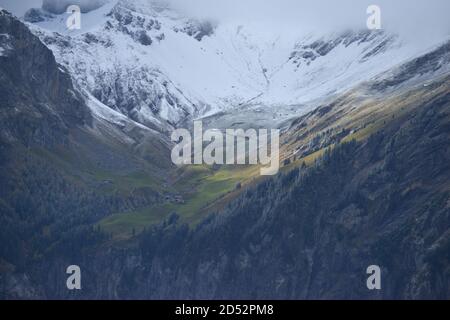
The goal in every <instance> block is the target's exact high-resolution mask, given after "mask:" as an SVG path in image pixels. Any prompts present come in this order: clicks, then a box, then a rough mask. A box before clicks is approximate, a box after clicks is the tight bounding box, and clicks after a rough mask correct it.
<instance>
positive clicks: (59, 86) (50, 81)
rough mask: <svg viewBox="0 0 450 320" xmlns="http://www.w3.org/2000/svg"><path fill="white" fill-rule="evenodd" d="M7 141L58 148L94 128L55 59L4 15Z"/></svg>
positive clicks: (0, 76) (0, 36) (0, 35)
mask: <svg viewBox="0 0 450 320" xmlns="http://www.w3.org/2000/svg"><path fill="white" fill-rule="evenodd" d="M0 46H1V54H0V96H1V97H2V100H1V103H0V107H1V111H2V113H1V115H0V121H1V123H2V128H1V129H0V130H1V132H0V134H1V138H2V140H5V141H9V142H14V141H15V140H19V141H20V142H23V143H25V144H30V143H38V144H41V145H48V144H54V143H56V142H57V141H61V140H62V139H63V138H64V136H65V134H67V130H68V129H69V128H70V127H73V126H77V125H82V124H85V123H89V121H90V115H89V112H88V109H87V108H86V106H85V104H84V100H83V98H82V97H81V96H80V94H79V93H77V92H76V91H75V90H74V88H73V85H72V81H71V78H70V76H69V75H68V74H67V73H66V72H65V71H64V70H63V69H62V67H60V66H59V65H58V64H57V63H56V61H55V58H54V56H53V53H52V52H51V51H50V50H49V49H48V48H47V47H46V46H45V45H44V44H42V42H41V41H40V40H39V39H38V38H37V37H36V36H34V35H33V34H32V33H31V32H30V31H29V29H28V28H27V27H26V26H25V25H24V24H23V23H21V22H20V21H18V20H17V19H15V18H13V17H12V16H11V15H10V14H9V13H7V12H6V11H0Z"/></svg>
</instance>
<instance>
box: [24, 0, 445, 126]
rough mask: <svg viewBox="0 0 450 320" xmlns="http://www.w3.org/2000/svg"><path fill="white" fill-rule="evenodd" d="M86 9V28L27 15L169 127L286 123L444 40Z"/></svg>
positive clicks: (61, 17) (42, 33)
mask: <svg viewBox="0 0 450 320" xmlns="http://www.w3.org/2000/svg"><path fill="white" fill-rule="evenodd" d="M102 3H103V2H102ZM85 11H89V12H87V13H85V14H83V15H82V27H81V29H80V30H68V29H67V28H66V20H67V18H68V15H67V14H64V13H63V14H55V13H53V12H48V11H45V10H43V9H39V10H36V9H34V10H32V11H29V12H28V13H27V15H26V17H25V18H26V20H28V21H29V22H30V23H33V24H32V25H31V24H30V27H31V28H32V30H33V32H35V34H37V35H38V36H39V37H40V38H41V40H42V41H43V42H44V43H45V44H46V45H47V46H49V47H50V48H51V49H52V51H53V52H54V53H55V55H56V58H57V61H58V62H59V63H61V64H62V65H64V66H65V67H66V68H67V69H68V70H69V71H70V74H71V75H72V77H73V78H74V79H75V82H76V83H77V85H78V86H79V87H80V88H82V89H83V90H86V91H87V92H89V93H90V94H91V95H92V96H93V97H95V98H96V99H98V100H99V101H100V102H101V103H103V104H104V105H106V106H108V107H110V108H112V109H114V110H116V111H118V112H120V113H122V114H124V115H125V116H127V117H130V118H131V119H133V120H135V121H137V122H139V123H141V124H143V125H145V126H148V127H150V128H153V129H156V130H159V131H162V132H166V131H167V130H170V128H173V127H176V126H180V125H182V124H183V122H185V121H186V120H189V119H192V118H198V117H205V116H211V115H217V114H222V113H224V112H225V113H228V114H230V113H231V114H234V115H239V114H242V112H243V110H251V111H252V112H257V113H258V114H259V116H258V117H248V116H246V119H244V120H243V121H250V122H251V121H269V122H272V123H275V124H276V123H279V122H281V121H283V120H286V119H289V118H290V117H292V116H293V115H296V116H298V115H300V114H302V113H305V112H306V111H309V110H310V109H312V108H314V107H316V106H317V103H318V102H319V101H323V100H324V99H326V98H328V97H330V96H333V95H335V94H339V93H342V92H344V91H346V90H348V89H350V88H352V87H354V86H355V85H357V84H359V83H361V82H363V81H366V80H368V79H371V78H373V77H375V76H377V75H379V74H382V73H383V72H385V71H387V70H389V69H391V68H393V67H395V66H397V65H399V64H401V63H402V62H405V61H408V60H409V59H412V58H414V57H416V56H418V55H419V54H422V53H424V52H426V51H427V50H428V49H431V48H433V46H435V45H437V43H427V44H424V43H421V45H420V46H416V45H415V44H414V43H408V42H406V41H404V40H403V39H401V38H400V37H398V36H396V35H392V34H388V33H387V32H383V31H369V30H363V31H345V32H335V33H333V34H328V35H323V34H304V32H302V31H301V30H282V29H281V28H280V29H279V30H268V28H267V27H266V28H265V27H264V26H261V25H257V24H246V25H242V24H239V23H231V22H230V23H221V24H216V23H213V22H211V21H198V20H195V19H191V18H186V17H184V16H182V15H181V14H179V13H177V12H176V11H175V10H172V9H171V8H169V7H168V6H167V5H162V4H161V2H159V1H146V0H134V1H131V0H111V1H107V2H106V4H104V5H103V6H101V7H100V8H98V9H95V10H91V9H90V10H85ZM241 120H242V119H241Z"/></svg>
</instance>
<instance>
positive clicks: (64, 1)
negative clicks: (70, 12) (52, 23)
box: [42, 0, 108, 14]
mask: <svg viewBox="0 0 450 320" xmlns="http://www.w3.org/2000/svg"><path fill="white" fill-rule="evenodd" d="M107 1H108V0H44V1H43V4H42V9H44V10H46V11H48V12H51V13H54V14H61V13H64V12H66V10H67V7H68V6H70V5H77V6H79V7H80V9H81V12H83V13H86V12H89V11H92V10H95V9H98V8H100V7H101V6H102V5H104V4H105V3H106V2H107Z"/></svg>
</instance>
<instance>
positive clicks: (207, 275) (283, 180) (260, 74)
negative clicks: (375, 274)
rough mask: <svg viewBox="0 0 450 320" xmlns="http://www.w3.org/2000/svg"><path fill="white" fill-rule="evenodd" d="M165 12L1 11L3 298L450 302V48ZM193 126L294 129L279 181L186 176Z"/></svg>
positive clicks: (140, 2)
mask: <svg viewBox="0 0 450 320" xmlns="http://www.w3.org/2000/svg"><path fill="white" fill-rule="evenodd" d="M63 2H64V1H63ZM80 2H83V3H84V1H80ZM46 3H47V4H49V3H50V4H52V5H55V4H58V3H60V2H59V1H46ZM151 3H152V4H151V5H149V2H148V1H146V0H137V1H131V0H119V1H105V3H103V1H101V2H96V4H95V6H94V7H91V6H87V7H84V9H83V11H84V12H86V14H85V15H83V20H82V24H83V27H82V29H81V30H77V31H70V32H69V31H67V30H66V29H65V20H66V18H67V15H65V14H60V13H61V8H59V7H58V6H56V7H51V8H49V7H48V6H47V7H46V9H47V10H44V9H39V10H34V11H30V12H28V14H27V15H26V18H27V19H28V21H29V22H28V23H26V24H24V23H22V22H20V21H19V20H18V19H16V18H15V17H13V16H12V15H10V14H8V13H7V12H6V11H3V10H1V11H0V97H1V99H0V125H1V129H0V182H1V183H0V244H1V245H0V299H11V298H58V299H61V298H63V299H87V298H111V299H118V298H124V299H129V298H137V299H146V298H155V299H163V298H164V299H165V298H172V299H173V298H178V299H188V298H204V299H205V298H206V299H211V298H230V299H240V298H260V299H266V298H276V299H280V298H286V299H314V298H332V299H337V298H349V299H356V298H359V299H380V298H385V299H388V298H389V299H407V298H413V299H418V298H441V299H448V298H449V297H450V286H449V284H450V283H449V279H450V270H449V266H450V263H449V262H450V261H449V259H450V257H449V252H450V250H449V249H450V231H449V230H450V184H449V181H450V179H449V177H450V161H449V160H450V148H449V146H450V93H449V92H450V90H449V88H450V42H448V41H447V42H445V41H443V42H439V43H429V44H425V43H424V44H423V45H422V46H420V49H418V48H416V47H414V45H411V44H409V43H405V42H403V41H402V40H401V39H400V38H399V37H397V36H394V35H390V34H387V33H385V32H368V31H364V32H355V31H353V32H341V33H336V34H333V35H327V36H324V35H294V36H292V37H291V36H288V35H287V33H286V34H281V35H280V33H279V30H273V32H269V31H268V30H263V31H258V27H257V26H251V25H249V26H239V25H233V24H224V25H216V24H213V23H211V22H208V21H196V20H192V19H187V18H185V17H182V16H180V15H179V14H178V13H176V12H174V11H173V10H172V9H170V8H168V7H161V6H157V5H155V2H153V1H152V2H151ZM97 7H98V8H97ZM48 10H49V11H48ZM50 11H51V12H50ZM442 40H444V39H442ZM428 45H430V46H431V47H428ZM193 117H204V118H203V119H204V121H205V126H214V127H217V128H227V127H236V126H239V127H246V126H250V125H252V126H277V127H281V128H282V131H283V133H282V136H281V139H280V141H281V143H282V146H281V155H282V159H281V160H282V169H281V173H280V174H279V175H278V176H275V177H273V178H266V177H260V176H258V174H255V172H259V170H258V169H259V168H258V167H257V166H232V167H228V166H211V167H208V166H203V165H202V166H190V167H189V166H188V167H180V168H176V167H174V166H173V165H172V162H171V160H170V150H171V146H172V144H171V142H170V141H168V138H167V133H169V132H170V131H171V129H173V128H174V127H177V126H184V125H187V123H188V122H189V120H191V119H192V118H193ZM72 264H77V265H79V266H80V267H81V269H82V279H83V280H82V283H83V284H82V288H83V289H82V290H81V291H68V290H67V288H66V279H67V278H66V277H67V274H66V273H65V271H66V268H67V266H68V265H72ZM373 264H376V265H379V266H380V267H381V269H382V288H383V290H381V291H369V290H367V287H366V278H367V274H366V268H367V267H368V266H369V265H373Z"/></svg>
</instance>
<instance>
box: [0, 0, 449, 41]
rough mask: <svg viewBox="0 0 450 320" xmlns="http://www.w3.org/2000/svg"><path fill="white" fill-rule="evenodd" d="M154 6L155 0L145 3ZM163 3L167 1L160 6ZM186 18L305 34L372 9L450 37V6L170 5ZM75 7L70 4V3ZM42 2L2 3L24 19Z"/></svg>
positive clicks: (233, 0)
mask: <svg viewBox="0 0 450 320" xmlns="http://www.w3.org/2000/svg"><path fill="white" fill-rule="evenodd" d="M139 1H150V0H139ZM159 1H161V0H159ZM165 1H170V2H171V3H172V5H173V6H175V7H176V8H178V9H179V10H182V11H184V12H185V13H186V14H188V15H191V16H195V17H201V18H209V19H215V20H217V21H219V22H220V21H231V20H233V21H240V22H245V21H256V22H259V23H262V24H265V25H267V26H268V27H277V26H281V25H290V26H297V27H298V28H304V29H319V30H322V29H323V30H327V29H336V28H342V27H346V26H349V27H362V28H363V27H364V26H365V24H366V19H367V14H366V9H367V7H368V6H369V5H370V4H377V5H379V6H380V8H381V13H382V26H383V28H386V29H395V30H396V31H399V32H402V33H404V34H407V35H409V36H414V37H421V36H425V37H432V36H434V35H442V34H450V19H449V17H448V14H449V12H450V0H165ZM69 2H70V1H69ZM41 3H42V0H0V6H1V7H4V8H6V9H8V10H10V11H13V13H14V14H16V15H18V16H22V15H23V14H24V12H25V11H26V9H28V8H30V7H40V5H41Z"/></svg>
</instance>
